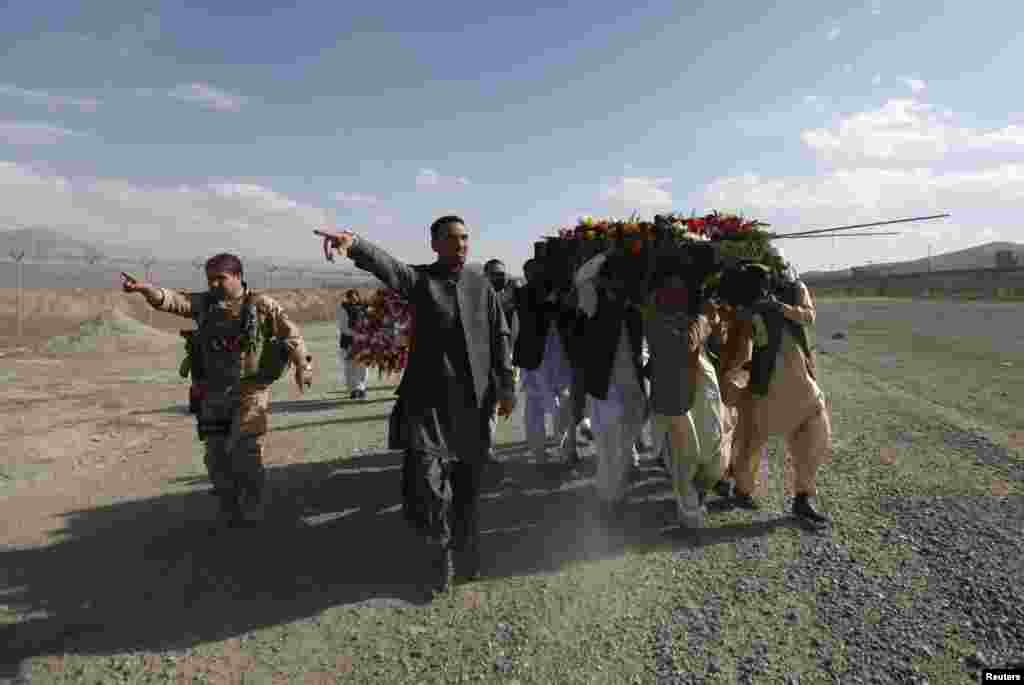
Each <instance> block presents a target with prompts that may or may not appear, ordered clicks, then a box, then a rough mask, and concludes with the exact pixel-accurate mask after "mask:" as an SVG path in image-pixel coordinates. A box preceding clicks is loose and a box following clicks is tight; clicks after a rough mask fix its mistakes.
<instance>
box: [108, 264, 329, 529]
mask: <svg viewBox="0 0 1024 685" xmlns="http://www.w3.org/2000/svg"><path fill="white" fill-rule="evenodd" d="M206 278H207V282H208V283H209V290H208V291H206V292H180V291H174V290H169V289H167V288H159V287H156V286H154V285H151V284H149V283H143V282H139V281H137V280H135V279H134V278H132V277H131V276H129V275H128V274H122V279H123V284H122V287H123V290H124V291H125V292H128V293H134V292H138V293H142V295H143V296H144V297H145V298H146V301H147V302H149V304H150V306H152V307H153V308H154V309H156V310H158V311H162V312H168V313H171V314H177V315H178V316H182V317H187V318H191V319H193V320H195V321H196V324H197V330H196V332H195V335H194V337H193V341H194V346H193V347H194V352H193V353H194V354H198V355H200V360H198V361H201V363H202V366H203V368H204V373H205V379H204V386H205V392H204V395H203V397H202V399H201V407H200V411H199V414H198V416H197V419H198V424H199V425H198V432H199V439H200V440H202V441H203V442H204V443H205V444H206V455H205V462H206V468H207V472H208V473H209V476H210V480H211V481H212V483H213V494H214V495H216V496H217V497H218V499H219V501H220V517H221V521H222V522H224V523H226V524H227V525H228V526H232V527H233V526H237V525H241V524H243V523H245V520H246V518H250V519H258V518H259V517H260V512H261V509H262V501H263V486H264V480H265V476H264V469H263V449H264V440H265V437H266V434H267V430H268V420H267V419H268V410H269V404H270V385H271V383H273V382H274V380H276V379H277V378H278V377H280V375H281V374H283V373H284V371H285V369H286V368H287V366H289V365H292V366H294V368H295V382H296V384H297V385H298V387H299V392H304V390H305V387H306V386H308V385H309V384H310V383H311V382H312V368H313V367H312V363H311V362H312V357H310V356H309V355H308V354H307V352H306V345H305V342H304V341H303V339H302V333H301V332H300V330H299V327H298V326H297V325H295V323H294V322H292V321H291V320H290V319H289V318H288V315H287V314H285V312H284V310H283V309H282V308H281V305H280V304H278V303H277V302H275V301H274V300H273V299H271V298H270V297H268V296H267V295H264V294H262V293H256V292H254V291H252V290H250V289H249V287H248V286H247V285H246V283H245V281H243V280H242V262H241V260H240V259H239V258H238V257H236V256H234V255H231V254H219V255H216V256H214V257H211V258H210V259H209V260H208V261H207V262H206Z"/></svg>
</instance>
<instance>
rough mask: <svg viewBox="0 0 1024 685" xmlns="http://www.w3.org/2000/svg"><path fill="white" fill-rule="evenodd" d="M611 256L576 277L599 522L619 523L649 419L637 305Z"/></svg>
mask: <svg viewBox="0 0 1024 685" xmlns="http://www.w3.org/2000/svg"><path fill="white" fill-rule="evenodd" d="M617 261H618V259H617V258H616V257H615V256H606V255H599V256H598V257H595V258H594V259H592V260H590V261H589V262H588V263H586V264H584V265H583V266H582V267H581V268H580V270H579V272H577V274H576V279H575V280H576V286H577V289H578V290H579V297H580V303H579V304H580V308H581V309H582V310H583V311H584V312H586V314H587V315H588V317H589V320H588V321H587V323H586V335H587V341H588V343H590V344H589V345H588V349H587V351H586V353H585V357H584V360H583V366H584V373H583V376H584V382H585V384H586V390H587V394H589V395H590V396H591V397H593V398H594V408H593V425H594V433H595V434H596V441H595V442H596V447H597V450H596V451H597V494H598V500H599V502H600V510H601V516H602V518H604V519H605V520H606V521H608V522H609V523H615V522H618V521H621V520H622V518H623V517H624V515H625V503H626V496H627V489H628V486H629V477H630V469H631V466H632V463H633V459H634V455H635V441H636V439H637V437H639V435H640V433H641V430H642V429H643V424H644V421H645V419H646V413H647V411H646V410H647V396H646V394H645V392H644V383H643V378H644V372H643V367H644V358H643V353H644V348H643V340H644V331H643V319H642V317H641V313H640V309H639V307H638V305H637V304H636V303H634V302H632V301H631V299H630V298H629V296H628V295H627V288H626V283H625V278H627V276H626V275H625V274H623V273H617V271H619V270H618V269H617V268H616V266H618V265H617V264H616V262H617Z"/></svg>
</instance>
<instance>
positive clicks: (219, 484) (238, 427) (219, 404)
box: [201, 392, 269, 497]
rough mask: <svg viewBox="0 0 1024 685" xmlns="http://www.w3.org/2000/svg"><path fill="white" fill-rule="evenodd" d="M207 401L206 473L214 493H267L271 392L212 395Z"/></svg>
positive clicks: (204, 414)
mask: <svg viewBox="0 0 1024 685" xmlns="http://www.w3.org/2000/svg"><path fill="white" fill-rule="evenodd" d="M211 395H212V396H209V395H208V396H207V397H206V398H205V399H204V400H203V408H202V415H201V424H202V425H203V426H204V428H205V430H203V431H202V432H201V439H202V440H203V442H205V443H206V454H205V457H204V461H205V462H206V471H207V474H208V475H209V477H210V481H211V482H212V483H213V489H214V494H216V495H223V496H231V495H241V494H245V495H250V496H256V497H258V496H259V495H260V494H261V493H262V492H263V483H264V480H265V475H264V469H263V451H264V443H265V440H266V434H267V428H268V425H267V423H268V422H267V408H268V405H269V393H266V392H252V393H242V394H241V395H239V394H237V393H232V392H227V393H223V394H219V395H218V394H211Z"/></svg>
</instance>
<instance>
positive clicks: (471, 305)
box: [315, 216, 516, 591]
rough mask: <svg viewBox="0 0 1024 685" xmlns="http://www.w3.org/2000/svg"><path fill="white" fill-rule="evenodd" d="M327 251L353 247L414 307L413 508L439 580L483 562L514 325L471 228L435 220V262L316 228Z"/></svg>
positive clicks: (409, 398)
mask: <svg viewBox="0 0 1024 685" xmlns="http://www.w3.org/2000/svg"><path fill="white" fill-rule="evenodd" d="M315 233H317V234H318V235H320V236H323V238H324V252H325V255H326V256H327V258H328V259H329V260H331V261H333V254H332V250H337V251H338V252H341V253H343V254H347V255H348V256H349V257H350V258H351V259H352V260H353V261H354V262H355V264H356V266H357V267H359V268H360V269H362V270H364V271H368V272H370V273H371V274H373V275H374V276H376V277H377V278H378V279H380V280H381V281H382V282H383V283H384V284H385V285H387V286H388V287H389V288H392V289H394V290H396V291H398V292H399V293H400V294H401V295H402V296H403V297H404V298H406V299H407V300H408V301H409V302H410V304H411V305H412V307H413V309H414V312H415V313H414V319H413V330H414V332H413V340H412V350H411V352H410V354H409V362H408V366H407V367H406V369H405V373H404V375H403V377H402V381H401V383H400V384H399V387H398V390H397V394H398V396H399V400H398V403H397V404H399V405H401V417H400V419H401V422H402V423H403V424H404V425H403V428H404V438H405V441H406V444H405V453H406V458H405V467H404V469H403V499H404V505H405V512H406V517H407V519H408V520H409V521H410V523H412V524H413V525H414V526H415V527H416V528H417V529H418V530H419V531H420V532H421V533H423V534H424V535H425V536H426V537H427V538H428V540H431V541H433V542H436V543H438V545H439V549H440V554H439V556H438V557H436V559H437V568H436V570H437V571H438V572H439V582H438V584H437V589H438V590H441V591H445V590H447V589H448V588H449V586H450V584H451V582H452V580H453V579H454V575H455V570H456V564H455V556H456V555H455V552H461V555H460V556H461V558H460V560H459V563H458V566H459V568H458V570H459V575H461V576H463V577H464V578H473V577H476V576H477V575H478V574H479V571H480V549H479V534H480V520H479V494H480V483H481V475H482V471H483V468H484V466H485V465H486V463H487V453H488V448H489V444H488V443H489V436H488V420H489V418H490V417H489V415H488V412H487V407H488V404H489V402H491V401H492V400H491V398H492V396H496V397H497V398H498V412H499V414H500V415H501V416H503V417H509V416H511V414H512V412H513V411H514V409H515V404H516V398H515V385H514V382H513V368H512V348H511V345H510V332H509V328H508V324H507V322H506V320H505V315H504V313H503V312H502V310H501V305H500V302H499V299H498V296H497V293H495V292H494V288H492V287H491V284H490V283H489V282H488V280H487V279H486V277H485V276H484V275H483V272H482V270H481V269H480V268H479V267H477V266H475V265H473V266H470V265H467V264H466V255H467V252H468V244H469V234H468V233H467V231H466V226H465V222H464V221H463V220H462V219H460V218H459V217H457V216H445V217H441V218H440V219H438V220H437V221H435V222H434V223H433V224H432V225H431V227H430V238H431V246H432V248H433V249H434V251H435V252H436V253H437V261H435V262H434V263H433V264H429V265H417V266H410V265H408V264H404V263H403V262H401V261H399V260H397V259H395V258H394V257H392V256H391V255H390V254H388V253H387V252H385V251H384V250H383V249H381V248H380V247H377V246H376V245H373V244H372V243H370V242H368V241H367V240H365V239H364V238H361V237H357V236H356V235H355V234H354V233H352V232H351V231H342V232H339V233H330V232H325V231H316V232H315Z"/></svg>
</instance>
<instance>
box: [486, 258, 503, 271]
mask: <svg viewBox="0 0 1024 685" xmlns="http://www.w3.org/2000/svg"><path fill="white" fill-rule="evenodd" d="M496 266H500V267H504V266H505V262H503V261H501V260H500V259H488V260H487V263H486V264H484V271H490V270H491V269H493V268H494V267H496Z"/></svg>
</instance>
